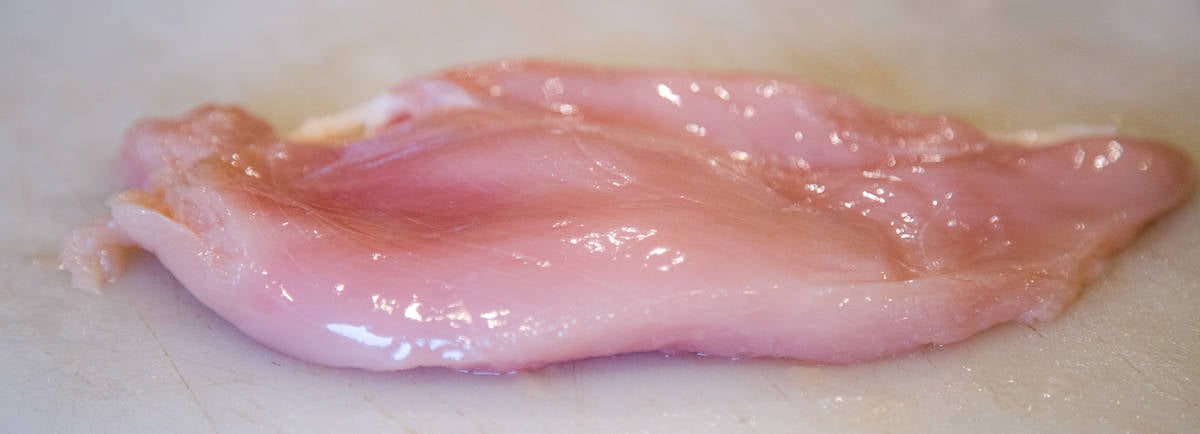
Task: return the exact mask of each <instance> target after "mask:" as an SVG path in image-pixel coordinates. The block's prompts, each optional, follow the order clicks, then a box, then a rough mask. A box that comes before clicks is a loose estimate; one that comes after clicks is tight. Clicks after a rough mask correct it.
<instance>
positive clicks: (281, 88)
mask: <svg viewBox="0 0 1200 434" xmlns="http://www.w3.org/2000/svg"><path fill="white" fill-rule="evenodd" d="M19 3H27V4H19ZM109 3H111V4H109ZM178 3H183V2H160V1H123V2H71V4H67V2H55V1H50V2H37V1H26V2H13V1H5V2H2V3H0V59H3V60H0V62H2V68H0V71H2V74H3V81H2V82H0V113H2V118H0V151H2V152H0V155H3V157H2V158H0V177H2V178H0V179H3V182H2V183H0V432H13V433H27V432H53V431H60V432H62V431H66V432H85V431H98V432H213V431H218V432H248V431H268V432H271V431H284V432H331V431H332V432H363V431H386V432H409V433H426V432H488V433H492V432H520V433H523V432H536V431H543V432H575V431H577V432H621V431H629V432H643V431H645V432H722V433H726V432H781V431H790V432H804V431H812V432H842V431H845V432H863V431H877V432H902V431H903V432H973V431H1007V432H1034V431H1041V432H1097V431H1099V432H1120V431H1135V432H1179V431H1192V432H1196V431H1200V407H1197V405H1200V387H1198V384H1197V383H1198V382H1200V283H1198V282H1200V249H1198V248H1197V247H1198V246H1200V224H1197V223H1200V204H1198V202H1200V201H1197V200H1193V201H1192V202H1190V203H1189V204H1188V205H1187V206H1186V207H1185V209H1183V210H1182V211H1181V212H1178V213H1176V214H1174V215H1171V216H1170V217H1168V218H1166V219H1165V220H1163V221H1161V222H1160V223H1159V224H1157V225H1156V226H1154V227H1152V228H1151V229H1150V230H1149V231H1148V232H1146V234H1145V236H1144V237H1143V238H1142V239H1141V241H1139V242H1138V243H1137V244H1136V245H1135V246H1133V247H1132V248H1131V249H1129V250H1127V251H1125V252H1124V253H1123V254H1122V255H1121V256H1120V257H1119V258H1118V259H1117V261H1116V262H1115V267H1114V268H1113V270H1112V272H1111V273H1110V274H1109V275H1107V276H1106V277H1104V278H1103V279H1102V280H1101V281H1100V282H1098V283H1096V284H1094V285H1092V286H1091V287H1089V288H1088V289H1087V291H1086V293H1085V295H1084V296H1083V297H1082V299H1081V300H1080V301H1079V302H1078V303H1077V304H1076V305H1075V306H1074V307H1073V308H1071V309H1070V310H1069V311H1068V312H1067V313H1066V314H1065V315H1064V316H1063V317H1062V318H1060V319H1058V320H1057V321H1054V322H1050V323H1045V324H1040V325H1038V326H1036V328H1034V327H1024V326H1011V325H1010V326H1002V327H998V328H996V329H994V330H991V331H989V332H987V333H985V334H983V335H981V336H978V337H976V338H973V339H971V340H969V341H967V342H965V343H962V344H958V345H952V346H949V347H946V348H939V349H931V350H929V351H924V352H920V353H917V354H911V355H905V356H901V357H897V358H894V359H891V360H885V361H880V362H876V363H869V364H861V365H856V366H845V367H820V366H810V365H804V364H801V363H796V362H792V361H728V360H723V359H701V358H697V357H691V356H679V357H665V356H661V355H635V356H625V357H615V358H605V359H596V360H587V361H581V362H576V363H564V364H559V365H555V366H552V367H549V368H546V369H543V370H539V371H536V372H527V373H521V374H518V375H510V376H498V377H485V376H470V375H465V374H459V373H455V372H449V371H445V370H436V369H427V370H419V371H414V372H399V373H368V372H359V371H353V370H335V369H327V368H322V367H318V366H312V365H308V364H305V363H302V362H299V361H296V360H293V359H291V358H288V357H286V356H283V355H280V354H278V353H275V352H272V351H270V350H267V349H264V348H263V347H261V346H259V345H257V344H255V343H254V342H252V341H250V340H249V339H247V338H245V337H243V336H242V335H240V334H239V333H238V332H237V331H236V330H234V329H233V328H232V327H231V326H230V325H228V324H227V323H225V322H224V321H222V320H221V319H220V318H218V317H216V316H215V315H214V314H213V313H211V312H210V311H208V310H207V309H206V308H205V307H203V306H202V305H200V304H199V303H197V302H196V300H195V299H193V298H192V297H191V296H190V295H189V294H188V293H187V292H186V291H185V290H183V289H182V288H181V287H180V286H179V285H178V284H176V283H175V282H174V280H173V279H172V278H171V277H170V275H169V274H168V273H166V272H165V271H164V270H163V269H162V268H161V267H160V266H159V265H158V264H157V262H155V261H154V260H153V258H151V257H143V258H142V259H141V260H139V261H137V262H136V263H135V264H133V267H132V270H131V272H130V274H129V275H128V277H127V278H125V279H124V280H122V281H120V282H119V283H118V284H116V285H113V286H112V287H111V288H110V291H109V293H108V294H107V295H104V296H93V295H89V294H85V293H82V292H78V291H73V290H71V289H70V288H69V287H68V283H67V276H66V275H65V274H63V273H62V272H58V271H57V270H56V269H55V266H56V261H55V259H54V253H55V251H56V249H57V243H58V241H59V239H60V237H62V235H63V234H64V233H65V232H66V231H67V230H68V229H69V228H71V227H72V226H75V225H78V224H81V223H85V222H88V221H90V220H91V219H93V218H94V217H96V216H99V215H101V214H102V213H103V212H104V207H103V201H104V199H105V197H106V196H107V195H108V194H110V193H112V192H113V191H114V190H115V189H116V182H115V179H114V176H113V174H112V170H113V161H114V159H115V156H116V152H117V148H116V147H117V144H118V143H119V139H120V135H121V132H122V130H123V129H124V128H125V127H126V126H127V125H129V123H130V122H131V121H133V120H134V119H135V118H138V117H141V116H147V115H175V114H178V113H181V112H182V111H184V110H185V109H187V108H189V107H191V106H193V105H196V104H200V103H203V102H206V101H223V102H236V103H241V104H244V105H245V106H246V107H248V108H249V109H251V110H252V111H254V112H257V113H261V114H262V115H264V116H265V117H267V118H268V119H270V120H272V121H274V122H276V123H277V124H278V125H280V126H281V127H284V128H290V127H292V126H294V125H296V124H297V123H298V122H299V120H300V119H301V118H303V117H304V116H307V115H311V114H318V113H324V112H330V111H333V110H335V109H338V108H341V107H343V106H347V105H350V104H352V103H355V102H357V101H360V100H363V99H365V98H367V97H368V96H370V95H372V94H374V93H376V92H378V91H380V90H382V89H384V88H385V87H386V86H389V85H390V84H392V83H393V82H395V81H397V80H399V79H401V78H403V77H407V76H410V75H412V74H414V73H419V72H425V71H431V70H435V69H438V68H441V67H444V66H448V65H452V64H457V63H462V62H469V61H479V60H487V59H492V58H496V57H500V56H526V55H536V56H548V57H557V58H567V59H575V60H582V61H589V62H598V63H605V64H619V65H654V66H676V67H698V68H723V69H730V68H735V69H745V70H761V71H775V72H786V73H792V74H796V75H799V76H802V77H806V78H808V79H811V80H813V81H816V82H819V83H824V84H827V85H831V86H836V87H839V88H842V89H845V90H847V91H849V92H851V93H854V94H857V95H860V96H862V97H864V98H866V99H868V100H870V101H873V102H875V103H878V104H883V105H885V106H889V107H893V108H898V109H909V110H920V111H945V112H950V113H955V114H958V115H961V116H964V117H966V118H967V119H968V120H970V121H972V122H975V123H977V124H979V125H981V126H983V127H985V128H988V129H992V130H996V129H1004V130H1017V129H1024V128H1039V127H1047V126H1052V125H1055V124H1059V123H1064V122H1074V123H1090V124H1108V125H1116V126H1117V127H1118V128H1119V129H1120V131H1122V132H1123V133H1130V134H1141V135H1148V136H1152V137H1156V138H1161V139H1166V140H1170V141H1173V142H1175V143H1177V144H1178V145H1180V146H1183V147H1185V148H1187V149H1188V150H1189V152H1190V153H1191V155H1192V156H1193V157H1200V139H1197V138H1198V137H1200V122H1197V116H1198V115H1200V3H1197V2H1196V1H1194V0H1181V1H1162V2H1132V1H1122V0H1112V1H1101V2H1096V1H1091V2H1082V1H1081V2H1078V3H1077V4H1068V3H1067V2H1053V4H1051V3H1052V2H1008V1H1003V2H1002V1H995V2H993V1H984V0H975V1H957V2H944V1H927V2H907V3H905V4H901V3H900V2H891V1H881V2H878V3H853V4H845V5H834V3H840V2H821V4H822V5H821V6H816V5H805V4H801V3H798V2H789V1H780V2H776V3H756V4H755V3H742V2H731V3H730V4H716V3H708V2H700V3H703V4H696V3H697V2H688V3H691V4H689V5H685V3H680V4H676V5H663V4H643V3H642V2H637V1H628V2H596V4H592V5H566V4H563V2H553V1H546V2H537V3H522V4H506V3H511V2H489V1H479V2H441V3H446V4H444V5H439V6H436V7H435V6H432V3H433V2H430V4H427V5H399V4H396V3H397V2H391V1H379V2H373V4H365V3H363V2H340V5H339V6H333V5H330V4H324V5H322V4H317V3H318V2H309V1H280V2H277V3H271V2H265V1H241V2H230V3H231V4H226V5H221V4H217V3H220V2H213V1H202V2H194V3H195V4H191V5H188V4H178ZM233 3H236V4H233ZM310 3H311V4H310ZM330 3H333V2H330ZM601 3H603V5H602V4H601ZM500 4H504V6H498V5H500ZM1102 193H1103V192H1097V194H1102Z"/></svg>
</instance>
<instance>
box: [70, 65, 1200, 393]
mask: <svg viewBox="0 0 1200 434" xmlns="http://www.w3.org/2000/svg"><path fill="white" fill-rule="evenodd" d="M122 162H123V176H124V178H125V180H126V181H127V182H128V185H129V188H130V190H128V191H125V192H123V193H120V194H118V195H116V196H115V197H114V198H113V199H112V200H111V201H110V205H111V209H112V219H111V220H110V221H106V222H103V223H101V224H99V225H97V226H94V227H89V228H84V229H81V230H78V231H76V232H75V233H74V234H73V235H72V237H71V238H70V239H68V242H67V245H66V247H65V249H64V262H65V264H66V266H67V267H68V268H69V269H70V270H71V271H72V272H73V274H74V277H75V279H76V280H75V282H76V285H77V286H80V287H84V288H96V287H98V286H99V285H100V284H101V283H103V282H104V281H105V280H106V279H111V278H113V277H114V276H115V275H116V274H117V273H119V271H120V270H119V268H120V264H121V260H120V249H121V248H122V246H126V245H130V246H138V247H140V248H143V249H146V250H148V251H150V252H153V253H154V254H155V255H156V256H157V257H158V258H159V260H161V261H162V263H163V265H165V266H166V267H167V269H169V270H170V271H171V272H172V273H173V274H174V275H175V277H176V278H178V279H179V281H180V282H181V283H182V284H183V285H184V286H186V287H187V288H188V290H190V291H191V292H192V293H193V294H194V295H195V296H196V297H197V298H198V299H199V300H201V301H202V302H203V303H205V304H206V305H208V306H209V307H211V308H212V309H213V310H214V311H215V312H217V313H218V314H219V315H221V316H222V317H224V318H226V319H227V320H229V321H230V322H232V323H233V324H234V325H236V326H237V327H238V328H240V329H241V330H243V331H244V332H245V333H246V334H248V335H250V336H251V337H253V338H254V339H256V340H258V341H260V342H262V343H263V344H266V345H268V346H270V347H272V348H275V349H277V350H279V351H282V352H284V353H287V354H290V355H293V356H295V357H298V358H301V359H304V360H308V361H311V362H315V363H320V364H325V365H330V366H347V367H358V368H364V369H371V370H395V369H407V368H413V367H418V366H445V367H452V368H459V369H472V370H488V371H507V370H514V369H523V368H532V367H537V366H540V365H544V364H547V363H552V362H557V361H564V360H572V359H579V358H585V357H594V356H604V355H612V354H619V353H628V352H639V351H654V350H662V351H686V352H699V353H705V354H711V355H721V356H753V357H787V358H796V359H801V360H805V361H811V362H819V363H846V362H855V361H862V360H869V359H874V358H878V357H882V356H887V355H890V354H895V353H898V352H902V351H906V350H911V349H914V348H918V347H921V346H924V345H928V344H945V343H950V342H955V341H958V340H961V339H964V338H967V337H969V336H971V335H973V334H975V333H978V332H980V331H982V330H984V329H987V328H989V327H991V326H993V325H996V324H999V323H1003V322H1007V321H1022V322H1031V321H1035V320H1046V319H1050V318H1053V317H1054V316H1056V315H1058V314H1059V312H1061V311H1062V310H1063V309H1064V307H1065V306H1067V305H1068V304H1069V303H1070V302H1071V301H1072V300H1073V299H1074V298H1075V297H1076V296H1077V295H1078V293H1079V290H1080V288H1081V287H1082V285H1083V284H1084V283H1085V282H1086V281H1088V280H1089V279H1091V278H1094V277H1096V276H1097V275H1098V273H1099V272H1100V270H1101V268H1102V265H1103V264H1104V261H1105V260H1106V259H1107V258H1108V257H1109V256H1110V255H1112V254H1113V253H1114V252H1115V251H1116V250H1117V249H1118V248H1120V247H1122V246H1124V245H1126V244H1128V243H1129V242H1130V241H1131V240H1132V239H1133V237H1134V235H1135V233H1136V231H1137V230H1138V229H1139V228H1141V227H1142V226H1143V225H1145V224H1146V223H1147V222H1149V221H1151V220H1152V219H1153V218H1155V217H1156V216H1159V215H1161V214H1163V213H1164V212H1166V211H1168V210H1170V209H1171V208H1173V207H1175V206H1177V205H1178V204H1179V203H1180V202H1181V201H1182V200H1183V199H1184V198H1185V196H1186V195H1187V193H1188V192H1189V191H1190V188H1191V183H1192V174H1191V166H1190V163H1189V162H1188V160H1187V158H1186V157H1185V156H1184V155H1182V154H1180V153H1179V152H1177V151H1174V150H1172V149H1170V148H1168V147H1166V146H1163V145H1160V144H1156V143H1152V142H1148V141H1144V140H1138V139H1132V138H1125V137H1102V136H1097V137H1086V138H1079V139H1075V140H1071V141H1067V142H1063V143H1058V144H1055V145H1052V146H1046V147H1039V148H1026V147H1021V146H1017V145H1013V144H1006V143H998V142H994V141H989V140H988V139H987V138H986V137H985V136H984V135H983V134H981V133H980V132H979V131H976V130H974V129H972V128H971V127H969V126H967V125H965V124H963V123H962V122H959V121H956V120H954V119H951V118H948V117H945V116H920V115H906V114H896V113H891V112H887V111H884V110H880V109H876V108H871V107H868V106H866V105H864V104H862V103H861V102H858V101H856V100H855V99H853V98H850V97H848V96H846V95H843V94H839V93H836V92H832V91H829V90H825V89H821V88H818V87H814V86H811V85H808V84H804V83H800V82H796V81H793V80H790V79H788V78H786V77H772V76H763V75H747V74H701V73H688V72H674V71H638V70H613V69H599V68H592V67H585V66H571V65H559V64H550V63H535V62H500V63H495V64H487V65H481V66H475V67H468V68H462V69H456V70H451V71H447V72H444V73H440V74H436V75H433V76H429V77H424V78H419V79H416V80H413V81H410V82H408V83H405V84H403V85H400V86H398V87H396V88H395V89H393V90H392V91H391V92H389V93H387V94H386V95H384V96H381V97H379V98H378V99H376V100H374V101H372V102H370V103H368V104H366V105H364V106H362V107H360V108H357V109H354V110H351V111H348V112H345V113H341V114H338V115H334V116H330V117H327V118H320V119H315V120H313V121H311V122H309V123H307V124H305V125H304V126H303V127H301V128H300V129H299V130H298V131H297V132H296V133H294V134H292V135H291V136H289V138H287V139H281V138H279V137H277V136H276V135H275V134H274V133H273V132H272V130H271V128H270V127H269V126H267V125H266V124H265V123H264V122H262V121H261V120H259V119H257V118H255V117H253V116H251V115H249V114H247V113H245V112H244V111H242V110H240V109H237V108H231V107H217V106H208V107H202V108H199V109H196V110H194V111H192V112H190V113H188V114H187V115H185V116H183V117H182V118H179V119H174V120H148V121H144V122H141V123H139V124H138V125H136V126H135V127H133V128H132V129H131V130H130V132H129V134H128V137H127V139H126V143H125V146H124V151H123V154H122Z"/></svg>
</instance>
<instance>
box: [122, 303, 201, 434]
mask: <svg viewBox="0 0 1200 434" xmlns="http://www.w3.org/2000/svg"><path fill="white" fill-rule="evenodd" d="M130 307H132V308H133V312H134V313H135V314H137V316H138V319H139V320H141V321H142V325H143V326H145V327H146V331H147V332H149V333H150V337H151V338H152V339H154V344H155V345H158V350H159V351H161V352H162V355H163V357H166V359H167V363H170V364H171V369H172V370H174V371H175V375H176V376H178V377H179V382H180V383H183V388H184V389H187V393H188V396H189V397H191V398H192V402H195V403H196V407H197V408H199V409H200V413H202V414H204V419H205V420H206V421H208V428H209V429H210V430H211V431H212V432H217V423H216V421H214V420H213V417H212V415H211V414H209V413H208V409H206V408H204V405H203V404H201V403H200V399H199V398H198V397H196V392H195V391H194V390H192V386H191V385H190V384H188V381H187V379H186V378H183V373H181V372H179V366H178V365H176V364H175V358H173V357H171V353H169V352H167V349H166V348H165V347H163V345H162V341H159V340H158V333H156V332H155V331H154V328H153V327H151V326H150V322H149V321H146V317H145V316H143V315H142V312H141V311H139V310H138V309H137V307H136V306H132V305H131V306H130Z"/></svg>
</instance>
